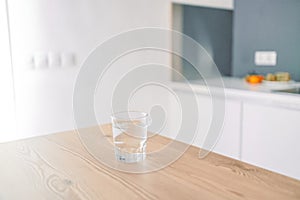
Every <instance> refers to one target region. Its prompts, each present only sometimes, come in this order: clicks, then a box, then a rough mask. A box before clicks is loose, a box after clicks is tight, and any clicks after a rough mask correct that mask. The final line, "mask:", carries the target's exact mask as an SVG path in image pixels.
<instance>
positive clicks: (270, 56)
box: [254, 51, 277, 66]
mask: <svg viewBox="0 0 300 200" xmlns="http://www.w3.org/2000/svg"><path fill="white" fill-rule="evenodd" d="M254 62H255V64H256V65H258V66H275V65H276V64H277V53H276V51H256V52H255V60H254Z"/></svg>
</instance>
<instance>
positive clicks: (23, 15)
mask: <svg viewBox="0 0 300 200" xmlns="http://www.w3.org/2000/svg"><path fill="white" fill-rule="evenodd" d="M141 27H160V28H166V29H174V30H177V31H180V32H183V33H184V34H186V35H188V36H190V37H191V38H193V39H194V40H195V41H197V42H199V43H200V44H201V45H202V46H203V47H204V48H205V49H206V51H207V52H208V54H209V55H210V56H211V57H212V58H213V60H214V61H215V63H216V65H217V67H218V69H219V71H220V73H221V75H222V76H223V77H224V84H225V94H226V101H225V118H224V124H223V129H222V136H221V138H220V139H219V142H218V144H217V145H216V147H215V149H214V151H215V152H217V153H220V154H223V155H226V156H229V157H232V158H235V159H239V160H242V161H245V162H249V163H252V164H255V165H258V166H261V167H264V168H267V169H270V170H273V171H276V172H279V173H282V174H285V175H288V176H291V177H295V178H298V179H300V171H299V169H300V161H296V160H297V159H298V158H299V157H300V148H299V145H298V143H299V141H300V134H299V130H300V124H299V123H298V121H299V119H300V97H299V94H297V93H299V89H298V88H299V87H300V85H299V83H298V81H300V1H299V0H235V1H234V0H98V1H96V0H95V1H83V0H75V1H74V0H27V1H20V0H0V53H1V56H0V66H1V67H0V90H1V104H0V110H1V112H0V113H1V114H0V118H1V122H2V123H1V133H0V142H5V141H11V140H16V139H23V138H28V137H34V136H39V135H44V134H50V133H55V132H61V131H65V130H72V129H74V128H76V126H75V124H74V119H73V107H72V98H73V89H74V84H75V81H76V77H77V75H78V72H79V70H80V66H81V64H82V63H83V62H84V59H85V58H86V57H87V56H88V55H89V53H90V52H91V51H92V50H93V49H94V48H96V47H97V46H98V45H99V44H101V43H102V42H104V41H106V40H107V39H109V38H111V37H112V36H114V35H116V34H119V33H121V32H124V31H128V30H131V29H135V28H141ZM177 42H178V44H179V45H182V51H183V52H185V51H186V52H187V53H193V52H188V51H189V49H186V47H185V44H184V43H181V42H182V41H177ZM178 44H177V45H178ZM150 54H151V55H150V56H149V52H139V53H136V54H134V55H131V57H129V58H127V60H126V59H125V60H124V62H125V63H127V65H128V66H130V65H133V63H134V65H139V64H143V62H145V61H147V62H153V61H155V62H158V63H163V64H165V65H168V66H173V65H175V63H174V60H176V59H174V58H172V56H171V55H169V54H168V55H161V54H158V53H157V52H151V51H150ZM195 56H197V55H195ZM141 58H143V59H141ZM124 62H123V63H119V65H118V63H116V66H115V68H114V70H115V71H114V73H115V74H118V73H120V71H122V70H123V71H126V70H125V67H124V66H126V64H124ZM121 69H122V70H121ZM176 69H177V70H179V71H180V72H182V74H183V75H184V76H185V77H186V78H187V79H189V80H191V81H192V82H193V88H194V89H195V91H196V92H197V96H198V110H199V116H198V117H199V122H200V127H199V133H200V134H199V136H197V138H195V143H194V144H195V145H196V146H200V147H201V144H202V142H203V138H204V136H205V134H207V131H208V130H209V128H210V125H211V120H212V110H213V105H212V101H211V96H210V95H209V92H208V91H207V88H206V87H205V84H203V82H201V79H202V77H201V75H200V74H198V73H197V72H196V71H195V69H194V67H193V66H191V65H190V64H189V63H188V62H186V61H185V60H179V61H178V60H177V63H176ZM277 72H284V73H287V76H288V77H289V79H288V80H286V81H277V82H276V81H275V79H274V80H273V81H269V80H266V79H265V80H263V79H260V78H259V77H256V76H255V77H252V78H249V76H250V75H257V76H264V78H265V77H266V76H267V74H274V77H275V75H276V73H277ZM285 75H286V74H285ZM245 77H246V79H247V80H246V79H245ZM271 77H272V76H271ZM111 78H112V79H113V76H112V77H111ZM156 78H158V79H161V80H165V81H169V82H170V87H172V88H173V89H174V90H175V91H177V93H178V94H180V95H181V96H182V98H183V99H186V101H187V102H188V101H189V99H190V98H192V94H190V93H188V92H187V91H186V85H185V84H184V83H182V80H179V79H178V78H177V77H175V76H174V74H173V75H172V74H169V73H159V74H157V75H156ZM248 78H249V79H248ZM107 79H108V80H109V79H110V78H109V77H107ZM248 80H249V81H248ZM258 80H259V81H258ZM247 81H248V82H247ZM147 94H148V95H147ZM149 94H151V95H149ZM163 94H164V92H162V91H160V89H159V88H150V89H149V90H147V92H146V93H144V94H142V95H141V96H146V97H147V98H142V99H138V98H137V99H136V102H134V103H135V104H134V105H133V106H132V107H133V108H138V109H144V110H146V111H147V112H150V113H151V112H153V113H152V114H153V115H156V118H159V117H160V116H162V112H163V111H162V110H160V109H157V110H155V109H154V110H153V109H152V110H151V108H152V107H151V106H152V105H157V104H161V105H166V109H167V111H165V112H166V113H167V114H168V115H165V116H166V117H168V120H167V122H166V126H165V128H164V130H163V131H162V134H163V135H166V136H169V137H173V135H172V134H173V133H175V132H176V130H177V129H179V127H178V126H179V125H178V124H180V123H178V122H180V119H178V118H177V117H176V116H179V115H180V110H178V109H177V108H178V106H177V105H176V100H174V99H173V100H172V99H171V97H168V96H164V95H163ZM103 95H105V92H104V93H103V92H102V93H97V94H96V97H95V98H96V99H97V98H98V99H101V98H102V97H103ZM138 100H139V101H138ZM220 101H222V99H220ZM174 102H175V103H174ZM110 111H111V110H110V109H109V108H101V109H100V108H99V109H98V110H97V111H96V112H97V113H102V114H103V115H105V116H106V117H107V119H108V122H109V115H110ZM166 113H164V114H166ZM153 118H154V119H155V117H153ZM91 125H92V124H91ZM298 160H299V159H298Z"/></svg>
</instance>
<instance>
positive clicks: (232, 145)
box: [173, 91, 241, 159]
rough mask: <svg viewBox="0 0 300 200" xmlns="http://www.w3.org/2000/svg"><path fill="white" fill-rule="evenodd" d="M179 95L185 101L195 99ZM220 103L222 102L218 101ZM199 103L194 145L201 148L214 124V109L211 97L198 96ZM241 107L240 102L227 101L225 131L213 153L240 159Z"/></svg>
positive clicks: (185, 93)
mask: <svg viewBox="0 0 300 200" xmlns="http://www.w3.org/2000/svg"><path fill="white" fill-rule="evenodd" d="M178 93H179V94H180V95H181V97H182V100H183V101H186V102H188V101H189V99H190V98H193V94H192V93H189V92H185V91H181V92H178ZM218 101H221V100H220V99H218ZM183 103H184V102H183ZM197 103H198V112H199V113H198V117H199V129H198V132H197V135H196V138H195V140H194V143H193V144H194V145H195V146H198V147H200V148H201V147H203V143H204V141H205V138H206V137H207V134H208V131H209V129H210V126H211V123H212V115H213V109H214V108H213V105H212V100H211V97H210V96H207V95H202V94H197ZM240 105H241V103H240V102H239V101H235V100H230V99H226V101H225V117H224V123H223V129H222V130H221V133H220V137H219V140H218V141H216V145H215V146H214V148H213V149H212V151H213V152H216V153H219V154H222V155H225V156H228V157H231V158H235V159H239V158H240V113H241V112H240V108H241V106H240ZM194 109H195V108H194ZM173 110H174V109H173ZM177 114H178V113H177ZM177 114H176V115H177ZM177 124H178V123H176V125H177Z"/></svg>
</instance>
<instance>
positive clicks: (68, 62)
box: [61, 53, 76, 67]
mask: <svg viewBox="0 0 300 200" xmlns="http://www.w3.org/2000/svg"><path fill="white" fill-rule="evenodd" d="M61 62H62V66H63V67H73V66H75V64H76V62H75V55H74V54H73V53H62V55H61Z"/></svg>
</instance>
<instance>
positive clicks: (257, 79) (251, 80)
mask: <svg viewBox="0 0 300 200" xmlns="http://www.w3.org/2000/svg"><path fill="white" fill-rule="evenodd" d="M246 80H247V82H248V83H251V84H257V83H261V82H262V80H263V76H261V75H250V76H248V77H247V79H246Z"/></svg>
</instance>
